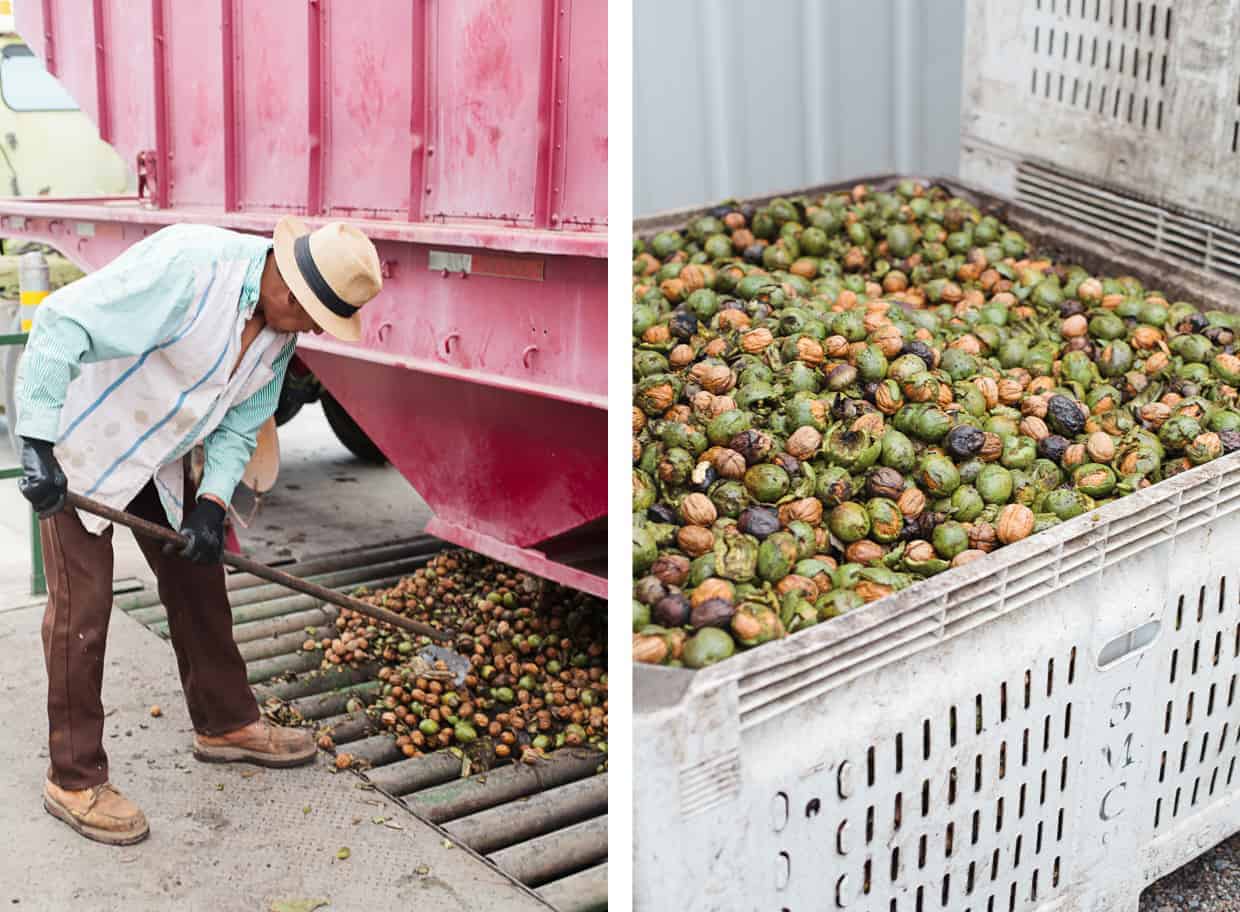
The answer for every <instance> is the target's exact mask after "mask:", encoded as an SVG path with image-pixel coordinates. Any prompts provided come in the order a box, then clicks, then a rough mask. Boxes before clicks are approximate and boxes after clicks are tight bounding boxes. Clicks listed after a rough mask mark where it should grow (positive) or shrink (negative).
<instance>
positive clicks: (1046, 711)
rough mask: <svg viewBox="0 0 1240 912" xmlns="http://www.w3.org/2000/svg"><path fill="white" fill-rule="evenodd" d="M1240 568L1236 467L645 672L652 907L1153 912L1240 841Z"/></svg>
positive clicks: (638, 876)
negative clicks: (765, 638) (822, 614)
mask: <svg viewBox="0 0 1240 912" xmlns="http://www.w3.org/2000/svg"><path fill="white" fill-rule="evenodd" d="M1238 564H1240V459H1238V458H1237V457H1236V456H1231V457H1227V458H1226V459H1223V460H1220V461H1218V462H1216V463H1213V464H1211V465H1207V466H1203V467H1201V468H1200V469H1197V470H1194V471H1192V472H1189V473H1186V474H1185V475H1182V476H1179V477H1177V478H1175V479H1171V480H1170V481H1168V482H1165V483H1163V484H1161V485H1158V486H1155V487H1154V488H1151V489H1149V490H1147V491H1144V492H1140V493H1138V494H1135V495H1132V496H1131V497H1129V498H1125V499H1124V500H1121V501H1119V502H1117V503H1114V504H1112V505H1109V506H1108V507H1106V508H1104V509H1103V510H1100V511H1097V512H1096V513H1094V514H1091V515H1089V516H1087V517H1085V518H1083V519H1082V520H1081V521H1079V522H1075V523H1067V524H1064V525H1063V526H1059V527H1056V528H1055V529H1052V530H1050V531H1049V532H1047V533H1044V534H1043V535H1040V536H1037V537H1035V538H1033V539H1030V540H1028V541H1026V542H1022V543H1020V544H1018V545H1014V546H1010V547H1008V548H1005V549H1001V550H1000V551H997V552H995V553H994V554H992V555H990V556H988V557H987V558H985V559H984V560H982V561H979V562H977V563H975V564H972V565H970V566H968V567H966V568H962V570H960V571H957V572H954V573H952V574H945V575H944V576H941V577H935V578H933V579H931V580H928V581H926V582H924V583H922V584H920V585H918V586H916V587H913V588H912V589H910V590H907V591H905V592H904V593H901V594H899V595H897V596H896V597H894V598H891V599H888V600H885V601H884V602H882V603H877V604H875V605H872V606H867V607H866V608H864V609H862V610H860V611H857V612H855V613H852V614H849V615H846V616H844V617H843V618H840V619H837V620H835V621H832V622H831V623H829V624H825V625H821V626H819V627H817V628H813V629H811V630H809V631H807V632H805V633H803V634H799V635H797V636H794V637H791V638H788V639H786V640H783V641H780V642H779V643H777V644H768V645H767V646H764V647H762V648H760V649H756V650H753V651H750V652H747V653H744V654H742V655H741V656H739V657H737V658H734V659H732V660H729V661H728V662H725V663H721V664H719V665H717V666H713V667H712V668H710V669H706V670H704V671H701V672H697V673H688V672H678V671H675V670H668V669H648V668H643V667H638V668H636V669H635V674H636V675H637V676H638V678H639V679H641V680H639V699H638V700H637V701H636V703H635V712H636V716H635V725H636V742H637V754H636V757H635V769H636V777H635V778H636V783H635V788H636V796H635V818H634V819H635V834H636V846H635V884H634V890H635V898H636V900H637V904H638V905H637V907H638V908H640V909H651V910H654V909H670V908H674V909H678V910H680V909H683V910H765V912H802V910H822V909H831V908H842V909H858V910H867V912H929V910H953V912H1017V910H1039V912H1046V910H1049V909H1051V908H1057V907H1058V906H1057V904H1058V903H1061V902H1070V903H1073V904H1074V905H1071V906H1070V907H1071V908H1082V909H1085V908H1088V909H1093V910H1117V912H1118V910H1123V912H1135V909H1136V905H1137V896H1138V893H1139V891H1140V890H1141V889H1142V888H1143V887H1144V886H1145V885H1147V884H1148V883H1150V882H1152V881H1153V880H1155V879H1157V878H1158V877H1159V876H1161V875H1162V874H1164V873H1166V872H1167V871H1169V870H1172V869H1173V868H1175V867H1176V866H1178V865H1179V864H1182V863H1183V862H1184V861H1186V860H1188V859H1190V858H1192V857H1194V856H1195V855H1196V854H1199V853H1200V852H1201V851H1202V850H1203V849H1205V848H1207V847H1208V846H1209V845H1212V844H1213V843H1214V842H1217V841H1218V840H1219V839H1222V838H1224V837H1225V836H1226V835H1229V834H1230V833H1231V832H1232V831H1234V830H1236V829H1240V774H1238V773H1237V772H1236V765H1237V764H1236V762H1235V761H1236V758H1237V753H1238V751H1240V709H1238V708H1237V706H1236V702H1235V701H1236V693H1235V691H1236V686H1237V684H1236V675H1237V673H1238V672H1240V570H1238V568H1237V565H1238ZM677 689H680V690H681V691H682V693H681V696H680V699H679V700H675V701H669V702H667V703H666V704H665V705H663V706H662V707H658V708H650V709H648V710H643V701H642V700H641V699H640V694H641V693H642V692H651V693H653V692H663V693H668V692H670V691H675V690H677Z"/></svg>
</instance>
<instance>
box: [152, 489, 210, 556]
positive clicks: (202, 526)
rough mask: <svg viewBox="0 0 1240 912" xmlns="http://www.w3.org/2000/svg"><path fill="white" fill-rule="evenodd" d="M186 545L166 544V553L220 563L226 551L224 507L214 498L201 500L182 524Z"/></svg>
mask: <svg viewBox="0 0 1240 912" xmlns="http://www.w3.org/2000/svg"><path fill="white" fill-rule="evenodd" d="M181 534H182V535H184V536H185V539H186V541H185V547H183V548H177V546H176V545H165V546H164V553H165V554H175V555H177V557H183V558H185V559H186V560H191V561H193V562H194V563H195V564H218V563H219V562H220V556H221V555H222V554H223V553H224V508H223V507H221V506H220V505H219V504H217V503H216V502H215V501H213V500H205V499H204V500H200V501H198V506H196V507H194V509H193V510H191V511H190V514H189V515H188V516H186V517H185V521H184V522H183V523H182V524H181Z"/></svg>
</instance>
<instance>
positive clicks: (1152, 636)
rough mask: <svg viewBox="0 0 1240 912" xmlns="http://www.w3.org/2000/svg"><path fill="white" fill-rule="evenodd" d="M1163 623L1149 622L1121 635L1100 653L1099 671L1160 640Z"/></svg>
mask: <svg viewBox="0 0 1240 912" xmlns="http://www.w3.org/2000/svg"><path fill="white" fill-rule="evenodd" d="M1161 628H1162V622H1161V621H1157V620H1155V621H1147V622H1146V623H1144V624H1142V625H1141V626H1140V627H1138V628H1136V629H1135V630H1130V631H1128V632H1127V633H1123V634H1120V635H1119V636H1117V637H1116V638H1115V639H1113V640H1111V642H1109V643H1107V644H1106V645H1105V646H1103V647H1102V652H1100V653H1098V670H1099V671H1104V670H1106V669H1107V668H1110V667H1111V666H1112V665H1114V664H1116V663H1117V662H1119V661H1121V660H1123V659H1125V658H1127V657H1128V656H1130V655H1133V654H1134V653H1137V652H1140V651H1141V650H1142V649H1144V648H1145V647H1146V646H1149V645H1150V644H1151V643H1153V642H1154V641H1155V640H1156V639H1158V634H1159V631H1160V630H1161Z"/></svg>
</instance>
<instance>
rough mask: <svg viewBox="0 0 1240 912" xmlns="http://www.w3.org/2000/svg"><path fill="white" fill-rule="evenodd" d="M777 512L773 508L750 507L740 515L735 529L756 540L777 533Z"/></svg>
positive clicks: (778, 524)
mask: <svg viewBox="0 0 1240 912" xmlns="http://www.w3.org/2000/svg"><path fill="white" fill-rule="evenodd" d="M779 526H780V523H779V511H777V510H776V509H775V508H774V507H763V506H752V507H749V508H748V509H747V510H745V511H744V512H742V513H741V515H740V516H739V517H737V520H736V527H737V528H738V529H740V530H741V531H742V532H744V533H745V534H747V535H752V536H753V537H754V538H756V539H758V540H762V539H764V538H766V537H767V536H768V535H770V534H772V533H774V532H778V531H779Z"/></svg>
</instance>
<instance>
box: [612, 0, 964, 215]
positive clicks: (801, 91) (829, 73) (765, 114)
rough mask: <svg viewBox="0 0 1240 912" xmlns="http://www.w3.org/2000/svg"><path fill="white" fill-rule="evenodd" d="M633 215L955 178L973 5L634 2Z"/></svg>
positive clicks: (829, 0)
mask: <svg viewBox="0 0 1240 912" xmlns="http://www.w3.org/2000/svg"><path fill="white" fill-rule="evenodd" d="M633 7H634V21H633V41H634V48H633V81H634V86H633V213H634V215H638V216H640V215H650V214H652V213H655V212H659V211H661V210H665V209H674V208H677V207H681V206H690V205H694V204H697V203H710V202H714V201H716V200H719V199H723V198H725V197H729V196H737V197H742V196H752V195H755V194H759V193H763V192H766V191H773V190H782V189H792V188H796V187H804V186H809V185H811V184H814V183H822V182H826V181H832V180H846V179H848V178H850V177H854V176H860V175H863V174H877V173H881V172H890V171H901V172H921V173H924V174H930V173H934V174H955V173H956V170H957V161H958V158H959V146H960V143H959V129H960V85H961V49H962V46H963V40H964V9H965V0H634V3H633Z"/></svg>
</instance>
